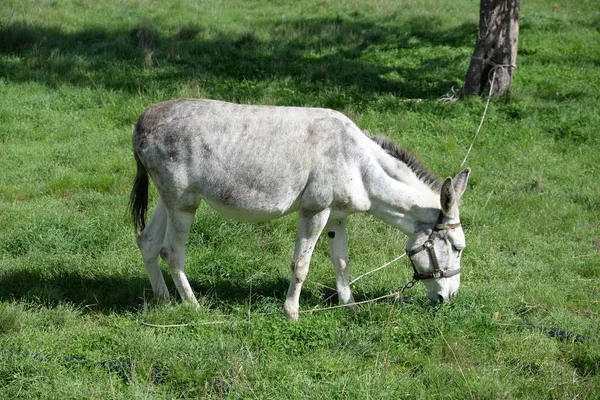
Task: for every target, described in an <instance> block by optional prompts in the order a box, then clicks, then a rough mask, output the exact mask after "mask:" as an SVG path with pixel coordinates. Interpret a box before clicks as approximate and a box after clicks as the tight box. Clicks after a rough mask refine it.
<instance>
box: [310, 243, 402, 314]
mask: <svg viewBox="0 0 600 400" xmlns="http://www.w3.org/2000/svg"><path fill="white" fill-rule="evenodd" d="M404 256H406V253H404V254H402V255H400V256H398V257H396V258H394V259H393V260H391V261H388V262H386V263H385V264H383V265H382V266H381V267H377V268H375V269H374V270H372V271H369V272H366V273H364V274H362V275H361V276H359V277H358V278H355V279H353V280H352V281H350V283H349V286H352V285H354V283H356V281H358V280H360V279H362V278H364V277H365V276H367V275H371V274H373V273H375V272H377V271H379V270H382V269H384V268H386V267H389V266H390V265H392V264H393V263H395V262H396V261H398V260H400V259H401V258H402V257H404ZM336 293H337V291H335V293H334V294H332V295H331V296H329V297H328V298H326V299H325V300H323V303H326V302H328V301H329V300H331V299H332V298H333V296H335V295H336ZM388 297H389V296H388ZM375 300H379V298H377V299H375ZM375 300H374V301H375ZM353 304H357V303H353ZM317 307H318V305H316V306H314V307H313V310H317ZM319 310H325V309H324V308H319Z"/></svg>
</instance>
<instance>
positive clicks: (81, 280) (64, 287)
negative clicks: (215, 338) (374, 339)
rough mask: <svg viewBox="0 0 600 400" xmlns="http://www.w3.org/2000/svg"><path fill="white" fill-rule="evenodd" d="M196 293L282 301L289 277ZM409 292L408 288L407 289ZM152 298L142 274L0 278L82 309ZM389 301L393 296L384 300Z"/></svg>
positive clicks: (45, 301) (328, 298)
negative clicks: (130, 275)
mask: <svg viewBox="0 0 600 400" xmlns="http://www.w3.org/2000/svg"><path fill="white" fill-rule="evenodd" d="M190 284H191V285H192V288H193V290H194V292H195V293H196V295H197V296H199V297H206V298H208V299H210V301H209V303H212V304H215V305H217V306H218V307H219V308H225V309H227V308H231V309H236V308H239V307H240V306H241V307H244V306H247V305H248V303H249V301H250V300H251V301H252V303H257V302H261V301H265V300H266V301H267V302H268V303H271V302H274V303H277V308H280V306H281V307H283V301H284V299H285V296H286V293H287V289H288V286H289V280H288V279H285V278H282V277H280V278H275V279H265V280H263V281H261V282H258V283H252V284H250V283H248V282H247V281H242V282H240V281H236V280H222V279H220V280H217V281H215V282H213V283H206V282H203V283H200V282H198V281H195V280H193V279H192V280H190ZM167 285H168V287H169V291H170V293H171V295H172V296H177V300H176V301H180V300H179V296H178V295H177V292H176V290H175V287H174V285H173V284H172V282H171V281H170V279H169V278H168V277H167ZM388 293H389V291H387V292H386V291H385V290H384V289H381V290H375V291H374V292H372V293H371V292H369V293H361V294H358V293H355V299H356V301H362V300H367V299H371V298H376V297H379V296H382V295H386V294H388ZM407 295H409V294H407ZM153 299H154V297H153V294H152V289H151V288H150V283H149V282H148V280H147V279H146V278H145V277H143V278H141V277H120V276H106V277H102V278H99V277H87V276H83V275H81V274H78V273H62V274H60V276H50V277H47V276H43V275H42V274H40V273H36V272H31V271H18V272H13V273H8V274H5V275H4V276H2V277H1V278H0V301H22V302H25V303H28V304H39V305H43V306H47V307H55V306H57V305H59V304H64V303H70V304H74V305H76V306H78V307H81V308H82V309H84V310H86V309H87V310H92V311H100V312H131V311H135V310H138V309H140V308H142V307H143V306H144V305H145V304H146V303H149V302H152V301H153ZM390 301H393V299H392V300H390ZM302 302H304V303H306V304H309V305H310V306H311V307H312V306H317V305H321V306H332V305H337V304H338V300H337V295H336V292H335V291H332V290H330V289H323V290H321V291H309V290H304V291H303V292H302Z"/></svg>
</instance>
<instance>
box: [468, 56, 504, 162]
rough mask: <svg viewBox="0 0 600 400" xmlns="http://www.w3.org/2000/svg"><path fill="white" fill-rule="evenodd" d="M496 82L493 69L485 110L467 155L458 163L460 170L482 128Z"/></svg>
mask: <svg viewBox="0 0 600 400" xmlns="http://www.w3.org/2000/svg"><path fill="white" fill-rule="evenodd" d="M495 80H496V68H494V75H493V76H492V83H491V85H490V93H489V94H488V98H487V102H486V103H485V108H484V109H483V115H482V116H481V121H480V122H479V126H478V127H477V131H476V132H475V136H473V140H472V141H471V145H470V146H469V150H467V154H466V155H465V158H464V159H463V160H462V162H461V163H460V168H462V167H463V165H465V163H466V162H467V157H469V154H471V150H472V149H473V144H475V139H477V135H479V131H480V130H481V127H482V126H483V121H484V120H485V114H486V113H487V110H488V106H489V105H490V100H491V99H492V91H493V90H494V81H495Z"/></svg>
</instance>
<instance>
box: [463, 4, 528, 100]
mask: <svg viewBox="0 0 600 400" xmlns="http://www.w3.org/2000/svg"><path fill="white" fill-rule="evenodd" d="M519 3H520V0H480V3H479V34H478V37H477V42H476V43H475V50H474V51H473V57H472V58H471V63H470V65H469V69H468V71H467V76H466V78H465V87H464V93H465V95H479V94H482V93H484V94H487V93H491V94H492V95H497V96H500V95H502V94H504V93H506V92H507V91H508V90H509V89H510V87H511V84H512V80H513V74H514V71H515V68H516V66H517V47H518V42H519ZM490 85H493V86H491V87H490ZM490 89H491V92H490Z"/></svg>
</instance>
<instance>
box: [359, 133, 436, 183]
mask: <svg viewBox="0 0 600 400" xmlns="http://www.w3.org/2000/svg"><path fill="white" fill-rule="evenodd" d="M371 140H373V141H374V142H375V143H377V144H378V145H379V146H381V148H382V149H383V150H385V151H386V152H387V153H388V154H389V155H391V156H392V157H394V158H396V159H398V160H399V161H401V162H402V163H404V164H406V166H407V167H408V168H410V170H411V171H412V172H414V173H415V175H416V176H417V178H419V179H420V180H421V182H423V183H426V184H427V185H428V186H429V187H430V188H431V189H432V190H433V191H434V192H437V193H439V192H440V190H441V187H442V182H441V181H440V178H438V177H437V176H436V175H435V174H434V173H433V172H431V170H430V169H429V168H428V167H427V166H426V165H425V164H423V162H421V160H419V159H418V158H417V157H415V156H414V155H412V154H411V153H409V151H408V150H406V149H404V148H402V147H400V146H398V145H397V144H396V143H395V142H394V141H393V140H392V139H390V138H389V137H387V136H385V135H377V136H373V137H371Z"/></svg>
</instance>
